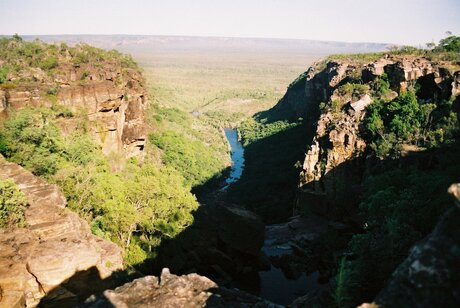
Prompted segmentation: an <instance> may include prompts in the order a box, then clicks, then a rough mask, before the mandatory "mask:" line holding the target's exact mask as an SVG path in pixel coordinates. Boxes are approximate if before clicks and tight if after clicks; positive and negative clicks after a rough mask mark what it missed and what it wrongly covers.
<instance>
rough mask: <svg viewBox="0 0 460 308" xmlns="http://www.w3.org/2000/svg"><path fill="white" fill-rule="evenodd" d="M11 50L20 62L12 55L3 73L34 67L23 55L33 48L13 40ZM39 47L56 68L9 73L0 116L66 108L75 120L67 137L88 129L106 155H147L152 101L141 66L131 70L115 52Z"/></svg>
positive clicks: (0, 93)
mask: <svg viewBox="0 0 460 308" xmlns="http://www.w3.org/2000/svg"><path fill="white" fill-rule="evenodd" d="M8 44H9V45H11V46H6V48H10V49H11V50H13V51H15V50H18V52H17V53H18V54H19V56H16V58H14V57H13V56H11V55H10V54H8V57H9V58H7V59H6V61H0V67H4V68H8V67H16V68H17V67H21V66H25V63H24V62H25V61H30V62H32V61H31V60H29V59H28V58H27V57H24V56H21V52H19V51H21V50H22V49H25V48H26V47H27V46H30V45H25V44H26V43H23V42H20V41H19V42H18V41H14V40H11V41H10V42H9V43H8ZM27 44H33V43H27ZM35 44H37V47H36V48H38V50H40V54H39V55H41V54H43V56H42V57H46V56H48V58H46V59H52V60H53V61H54V62H51V63H52V65H51V64H48V66H46V65H44V64H43V61H45V60H46V59H45V60H42V62H37V64H35V62H32V63H29V64H28V65H27V66H25V67H23V68H21V69H16V71H15V70H12V69H10V72H9V73H8V74H7V76H6V80H5V81H4V83H3V84H0V116H2V115H3V116H5V115H7V114H8V111H9V110H11V109H20V108H24V107H28V106H33V107H40V106H41V107H47V108H56V107H57V106H64V107H65V108H67V110H68V111H70V112H72V113H73V115H74V116H73V117H66V119H65V120H64V121H62V122H61V125H60V126H61V129H62V131H63V132H64V133H70V132H72V131H73V130H74V129H75V128H76V127H77V126H78V125H80V126H81V125H82V123H83V125H84V126H85V127H86V128H87V129H88V130H89V132H90V133H91V134H92V135H93V137H94V139H95V140H96V141H97V142H98V143H99V144H100V145H101V147H102V150H103V152H104V153H105V154H110V153H111V152H114V153H121V154H122V156H124V157H131V156H138V155H140V154H142V151H143V149H144V144H145V138H146V132H145V122H144V112H145V109H146V107H147V95H146V89H145V85H144V83H145V82H144V78H143V76H142V74H141V72H140V71H139V69H138V68H137V66H136V65H135V64H133V63H128V64H126V61H125V59H124V58H123V57H124V56H123V55H120V54H118V53H116V52H106V51H102V50H98V49H95V48H92V47H89V46H86V45H83V46H77V47H73V48H68V47H66V46H63V45H61V47H57V46H56V45H46V44H43V43H39V42H38V43H35ZM24 46H25V47H24ZM21 48H22V49H21ZM22 53H24V51H22ZM39 55H35V56H36V57H39ZM24 58H25V59H24ZM37 61H38V60H37ZM50 61H51V60H50ZM45 63H46V62H45ZM50 67H52V68H50Z"/></svg>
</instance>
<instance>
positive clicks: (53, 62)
mask: <svg viewBox="0 0 460 308" xmlns="http://www.w3.org/2000/svg"><path fill="white" fill-rule="evenodd" d="M57 66H58V59H57V58H56V57H54V56H52V57H48V58H46V59H44V60H43V61H42V62H41V63H40V64H39V67H40V68H42V69H43V70H45V71H49V70H51V69H53V68H55V67H57Z"/></svg>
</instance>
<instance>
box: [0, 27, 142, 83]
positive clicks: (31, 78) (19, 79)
mask: <svg viewBox="0 0 460 308" xmlns="http://www.w3.org/2000/svg"><path fill="white" fill-rule="evenodd" d="M0 59H1V61H0V84H3V86H7V84H10V86H14V85H17V84H19V83H23V82H35V81H37V77H38V75H37V71H36V69H41V70H42V71H43V72H45V73H46V74H47V75H49V76H53V75H54V74H55V73H56V72H58V71H59V65H61V64H67V63H69V62H70V64H72V65H80V64H88V63H91V64H93V65H102V63H103V62H104V61H105V62H112V63H115V64H117V65H120V66H121V67H126V68H128V67H130V68H137V64H136V63H135V62H134V61H133V59H132V58H131V57H130V56H128V55H124V54H121V53H119V52H118V51H116V50H110V51H104V50H102V49H99V48H95V47H92V46H89V45H87V44H81V45H76V46H74V47H69V46H68V45H67V44H65V43H62V44H60V45H50V44H45V43H43V42H41V41H39V40H35V41H32V42H26V41H24V40H23V39H22V38H21V37H20V36H18V35H15V36H13V37H12V38H1V39H0ZM50 91H51V92H52V88H51V87H50Z"/></svg>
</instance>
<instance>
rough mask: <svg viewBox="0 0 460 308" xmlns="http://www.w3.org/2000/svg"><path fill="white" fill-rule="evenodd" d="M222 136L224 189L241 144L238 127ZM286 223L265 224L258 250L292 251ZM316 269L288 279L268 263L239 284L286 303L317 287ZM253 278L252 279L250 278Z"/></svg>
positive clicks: (235, 172) (235, 170) (240, 160)
mask: <svg viewBox="0 0 460 308" xmlns="http://www.w3.org/2000/svg"><path fill="white" fill-rule="evenodd" d="M225 136H226V138H227V140H228V143H229V144H230V148H231V159H232V167H231V171H230V175H229V176H228V178H227V179H226V182H225V186H224V187H223V188H222V189H221V191H224V190H226V189H227V188H228V187H229V186H230V185H231V184H232V183H235V182H236V181H238V179H240V177H241V175H242V173H243V169H244V148H243V145H242V144H241V142H240V140H239V138H238V131H237V130H236V129H234V128H226V129H225ZM286 228H289V227H288V226H287V224H276V225H268V226H266V227H265V241H264V246H263V247H262V251H263V252H264V253H265V254H266V255H267V256H268V257H270V256H277V255H278V256H279V255H283V254H290V253H292V249H291V247H290V245H289V244H288V241H289V237H288V236H287V232H286ZM318 276H319V273H318V272H314V273H312V274H310V275H307V274H305V273H302V274H301V275H300V276H299V277H298V278H297V279H289V278H287V277H286V276H285V274H284V273H283V271H282V270H281V269H280V268H276V267H275V266H273V265H270V269H269V270H266V271H260V272H259V274H258V277H253V278H248V277H245V278H243V279H244V280H245V281H244V282H243V283H241V288H242V289H246V290H247V291H251V292H252V293H256V295H258V296H260V297H262V298H265V299H267V300H269V301H272V302H274V303H277V304H281V305H287V304H290V303H291V302H292V301H293V300H295V299H296V298H298V297H300V296H303V295H305V294H306V293H307V292H308V291H312V290H315V289H317V287H318V282H317V279H318ZM254 278H255V279H254Z"/></svg>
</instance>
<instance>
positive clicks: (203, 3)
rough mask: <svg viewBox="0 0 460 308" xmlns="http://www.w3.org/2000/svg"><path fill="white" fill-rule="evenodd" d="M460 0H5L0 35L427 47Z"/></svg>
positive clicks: (453, 26)
mask: <svg viewBox="0 0 460 308" xmlns="http://www.w3.org/2000/svg"><path fill="white" fill-rule="evenodd" d="M447 30H450V31H452V32H454V34H457V35H460V0H150V1H148V0H0V34H14V33H19V34H23V35H25V34H161V35H200V36H236V37H276V38H302V39H316V40H335V41H355V42H388V43H398V44H424V43H426V42H428V41H432V40H434V41H435V42H437V41H438V40H439V39H440V38H441V37H443V36H444V33H445V31H447Z"/></svg>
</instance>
